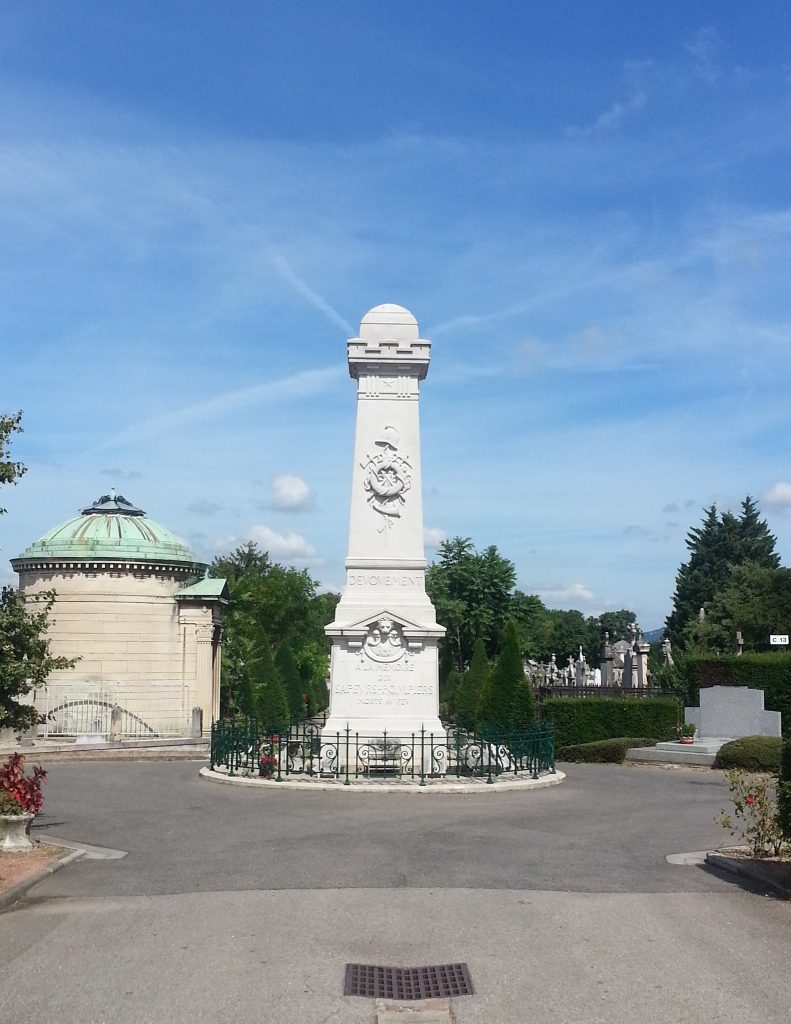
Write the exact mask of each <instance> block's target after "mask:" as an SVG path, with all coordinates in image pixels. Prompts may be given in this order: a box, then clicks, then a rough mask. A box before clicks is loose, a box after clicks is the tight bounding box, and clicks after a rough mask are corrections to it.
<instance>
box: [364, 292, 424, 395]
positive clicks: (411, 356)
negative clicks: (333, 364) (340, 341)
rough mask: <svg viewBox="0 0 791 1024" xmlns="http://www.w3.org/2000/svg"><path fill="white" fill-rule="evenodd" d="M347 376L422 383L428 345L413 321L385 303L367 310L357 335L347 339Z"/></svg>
mask: <svg viewBox="0 0 791 1024" xmlns="http://www.w3.org/2000/svg"><path fill="white" fill-rule="evenodd" d="M347 348H348V354H349V375H350V376H351V377H353V378H354V379H355V380H359V379H360V377H364V376H388V377H393V376H404V377H414V378H416V379H417V380H424V379H425V376H426V374H427V373H428V363H429V359H430V357H431V342H430V341H427V340H426V339H425V338H421V337H420V332H419V330H418V325H417V320H416V319H415V317H414V316H413V315H412V313H410V312H409V310H408V309H404V307H403V306H396V305H394V304H393V303H389V302H388V303H385V304H384V305H381V306H374V308H373V309H369V310H368V312H367V313H366V314H365V316H364V317H363V318H362V320H361V321H360V335H359V337H357V338H349V340H348V342H347Z"/></svg>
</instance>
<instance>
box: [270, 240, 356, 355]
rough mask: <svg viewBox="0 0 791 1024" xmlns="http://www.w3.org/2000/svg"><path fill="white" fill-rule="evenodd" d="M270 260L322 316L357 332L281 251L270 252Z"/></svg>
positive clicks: (350, 332) (352, 331)
mask: <svg viewBox="0 0 791 1024" xmlns="http://www.w3.org/2000/svg"><path fill="white" fill-rule="evenodd" d="M270 260H271V263H272V266H273V267H274V268H275V270H277V272H278V273H279V274H280V276H281V277H282V278H283V280H284V281H287V282H288V283H289V284H290V285H291V287H292V288H293V289H294V291H295V292H297V294H298V295H301V296H302V297H303V298H304V299H306V300H307V302H308V304H309V305H310V306H312V307H313V309H315V310H317V311H318V312H319V313H321V314H322V316H325V317H326V318H327V319H328V320H329V322H330V323H331V324H334V325H335V326H337V327H340V328H341V330H343V331H345V332H346V333H347V334H349V335H352V334H354V333H355V330H354V328H353V327H352V326H351V324H350V323H349V322H348V321H347V320H344V319H343V317H342V316H341V315H340V313H338V312H337V311H336V310H334V309H333V308H332V306H331V305H330V304H329V302H326V301H325V300H324V299H323V298H322V297H321V296H320V295H319V294H318V293H317V292H315V291H314V290H313V289H312V288H311V287H310V285H308V284H306V283H305V282H304V281H303V280H302V278H301V277H299V276H298V275H297V274H296V273H295V272H294V270H293V269H292V267H291V266H290V265H289V264H288V262H287V261H286V259H285V258H284V257H283V256H281V255H280V253H277V252H274V251H272V252H271V253H270Z"/></svg>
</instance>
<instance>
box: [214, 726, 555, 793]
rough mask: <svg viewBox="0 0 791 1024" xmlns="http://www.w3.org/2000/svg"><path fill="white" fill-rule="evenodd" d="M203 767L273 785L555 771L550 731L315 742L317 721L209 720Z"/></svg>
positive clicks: (491, 777) (351, 736)
mask: <svg viewBox="0 0 791 1024" xmlns="http://www.w3.org/2000/svg"><path fill="white" fill-rule="evenodd" d="M211 766H212V768H213V769H217V770H221V771H226V772H227V773H228V774H229V775H240V774H241V775H259V776H261V777H264V778H272V779H275V780H276V781H278V782H282V781H284V780H285V779H288V778H292V777H299V776H303V777H308V778H312V777H315V778H322V779H336V780H338V781H342V782H343V783H345V784H348V783H349V782H350V781H352V780H354V779H373V778H380V779H385V778H397V779H407V780H416V781H419V782H420V783H421V785H422V784H425V783H426V780H430V779H442V778H448V777H451V778H459V779H461V778H481V779H485V780H486V781H487V782H494V781H495V780H496V779H497V778H499V777H502V776H509V775H513V776H519V775H530V777H531V778H534V779H537V778H539V776H540V775H541V774H554V772H555V742H554V732H553V728H552V726H551V725H549V724H546V725H545V724H543V723H542V724H540V725H538V726H536V727H535V728H533V729H530V730H525V731H521V732H513V733H508V734H505V733H503V734H498V733H493V732H492V733H487V734H486V735H484V736H475V735H474V734H472V733H470V732H468V731H466V730H463V729H458V728H455V727H450V728H449V729H448V731H447V733H441V734H439V735H437V734H435V733H427V732H426V731H425V730H421V731H420V732H419V733H411V734H409V735H408V736H394V735H389V734H388V733H386V732H385V733H383V734H382V735H378V736H364V735H361V734H360V733H357V732H353V731H352V730H351V729H348V728H347V729H345V730H343V731H339V732H337V733H335V734H333V735H331V736H330V737H325V738H324V739H323V740H322V723H321V721H319V720H316V719H312V720H310V721H307V722H301V723H299V724H297V725H295V726H293V727H292V728H291V729H290V731H289V732H288V733H285V732H284V733H282V734H279V733H275V734H271V733H266V732H264V731H261V730H260V728H259V726H258V724H257V723H256V722H254V721H251V720H248V719H233V720H224V721H219V722H215V723H214V724H213V725H212V734H211Z"/></svg>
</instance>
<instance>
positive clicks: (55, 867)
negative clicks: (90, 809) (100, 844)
mask: <svg viewBox="0 0 791 1024" xmlns="http://www.w3.org/2000/svg"><path fill="white" fill-rule="evenodd" d="M41 842H42V843H45V844H46V845H47V846H57V845H58V844H57V843H49V842H47V840H46V839H42V840H41ZM60 849H61V850H65V849H66V847H65V846H61V847H60ZM84 856H85V850H71V851H70V852H69V853H68V854H67V855H66V856H65V857H61V858H59V859H58V860H54V861H53V862H52V863H51V864H47V866H46V867H45V868H42V869H41V871H37V872H36V873H35V874H34V875H30V876H28V877H27V878H23V879H22V881H21V882H17V884H16V885H12V886H11V888H10V889H6V891H5V892H4V893H0V910H5V909H6V907H10V906H11V905H12V904H14V903H17V902H18V901H19V900H20V899H21V898H22V897H23V896H24V895H25V893H26V892H27V891H28V889H32V888H33V886H34V885H38V883H39V882H43V881H44V879H45V878H46V877H47V876H48V875H54V874H55V872H56V871H60V869H61V868H65V867H66V865H67V864H73V863H74V861H75V860H79V859H80V857H84Z"/></svg>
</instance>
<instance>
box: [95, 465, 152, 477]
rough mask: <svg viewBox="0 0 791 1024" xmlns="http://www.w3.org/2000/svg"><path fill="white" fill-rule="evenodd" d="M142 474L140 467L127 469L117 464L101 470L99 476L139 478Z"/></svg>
mask: <svg viewBox="0 0 791 1024" xmlns="http://www.w3.org/2000/svg"><path fill="white" fill-rule="evenodd" d="M142 475H143V474H142V473H141V472H140V470H139V469H130V470H125V469H119V468H118V467H117V466H113V467H110V468H108V469H100V470H99V476H111V477H112V478H113V479H114V480H139V479H140V478H141V477H142Z"/></svg>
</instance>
